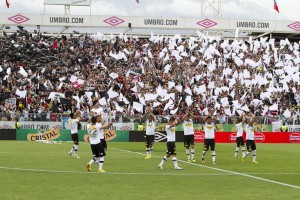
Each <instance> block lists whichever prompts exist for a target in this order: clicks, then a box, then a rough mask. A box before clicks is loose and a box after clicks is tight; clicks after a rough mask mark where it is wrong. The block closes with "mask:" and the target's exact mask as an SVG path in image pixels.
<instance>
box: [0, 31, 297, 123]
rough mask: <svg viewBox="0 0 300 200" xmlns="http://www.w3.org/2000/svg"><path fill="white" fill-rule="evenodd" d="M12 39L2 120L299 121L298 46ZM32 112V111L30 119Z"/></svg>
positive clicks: (200, 40)
mask: <svg viewBox="0 0 300 200" xmlns="http://www.w3.org/2000/svg"><path fill="white" fill-rule="evenodd" d="M19 29H20V30H18V31H17V32H16V33H14V34H11V35H7V34H4V36H3V37H1V38H0V57H1V59H0V66H1V67H0V77H1V79H0V84H1V86H0V101H1V106H0V113H2V115H1V117H2V120H11V119H12V117H13V116H15V115H19V116H20V117H22V120H46V119H51V120H60V119H59V118H58V116H59V115H57V113H65V112H71V111H73V110H75V109H76V108H78V109H80V110H81V112H82V115H83V117H84V118H85V119H87V118H88V116H89V114H90V113H91V112H92V110H94V111H96V112H97V111H99V109H100V110H101V111H102V112H104V113H110V114H111V116H112V118H114V119H115V116H117V115H118V114H122V115H123V117H124V118H126V117H128V118H130V116H133V115H139V114H143V113H144V112H145V110H146V108H147V106H150V107H151V108H152V111H153V113H154V114H155V115H162V116H164V115H170V114H175V113H176V114H177V115H183V114H185V113H186V111H187V109H189V110H190V111H192V112H193V113H194V115H195V116H203V115H206V114H207V113H208V112H209V110H210V109H211V108H212V107H216V108H217V116H218V120H219V122H220V123H222V122H223V121H224V122H225V119H226V116H239V115H241V113H242V112H243V111H245V112H248V111H250V110H253V111H255V114H256V115H257V116H265V115H269V116H282V117H283V118H285V120H286V121H287V122H288V123H292V121H293V117H294V116H298V117H299V107H300V80H299V77H300V71H299V70H300V68H299V66H300V55H299V54H300V49H299V43H296V42H294V43H292V42H289V40H288V39H286V40H281V41H275V40H274V39H269V40H268V38H258V39H252V38H251V37H250V38H249V39H248V40H246V41H243V40H239V39H236V40H234V41H229V40H222V39H221V38H220V37H208V36H206V35H204V34H203V33H201V32H197V36H194V37H189V38H181V36H180V34H176V35H175V36H173V37H169V38H165V37H163V36H159V35H157V36H155V35H153V34H151V36H150V37H148V38H137V37H133V38H127V36H126V35H123V34H120V35H119V36H117V37H113V36H104V35H103V34H101V33H98V34H94V35H84V34H83V35H76V36H72V35H70V36H68V37H66V36H64V35H62V36H61V37H54V36H47V35H43V34H40V33H36V34H34V33H29V32H28V31H26V30H24V28H23V27H19ZM30 113H31V114H30Z"/></svg>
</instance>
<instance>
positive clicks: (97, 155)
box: [86, 116, 112, 172]
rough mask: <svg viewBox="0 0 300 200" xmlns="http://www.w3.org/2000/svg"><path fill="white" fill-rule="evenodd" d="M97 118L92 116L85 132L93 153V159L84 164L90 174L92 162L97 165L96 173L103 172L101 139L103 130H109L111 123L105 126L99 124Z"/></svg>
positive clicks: (103, 152) (103, 153)
mask: <svg viewBox="0 0 300 200" xmlns="http://www.w3.org/2000/svg"><path fill="white" fill-rule="evenodd" d="M98 118H99V116H98V117H97V116H93V117H92V118H91V120H90V124H88V125H87V131H88V134H89V140H90V144H91V149H92V153H93V159H91V160H90V162H89V163H87V164H86V169H87V170H88V171H89V172H90V171H91V170H92V167H91V166H92V164H93V163H94V162H96V163H99V169H98V172H105V171H104V170H103V164H104V156H105V151H104V147H103V144H102V139H103V138H104V134H103V129H106V128H109V127H110V126H111V125H112V123H111V122H108V123H107V124H106V125H105V126H104V125H103V124H102V123H99V122H97V121H99V119H98Z"/></svg>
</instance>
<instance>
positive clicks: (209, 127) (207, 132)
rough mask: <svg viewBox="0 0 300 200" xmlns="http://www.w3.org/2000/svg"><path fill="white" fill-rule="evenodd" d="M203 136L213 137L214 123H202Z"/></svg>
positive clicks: (206, 137)
mask: <svg viewBox="0 0 300 200" xmlns="http://www.w3.org/2000/svg"><path fill="white" fill-rule="evenodd" d="M204 138H205V139H215V126H214V123H211V124H206V123H205V125H204Z"/></svg>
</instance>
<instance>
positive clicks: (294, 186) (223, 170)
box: [111, 148, 300, 189]
mask: <svg viewBox="0 0 300 200" xmlns="http://www.w3.org/2000/svg"><path fill="white" fill-rule="evenodd" d="M111 149H115V150H118V151H123V152H128V153H134V154H139V155H143V156H145V154H143V153H140V152H135V151H129V150H124V149H117V148H111ZM153 157H156V158H161V156H153ZM178 161H180V162H182V163H185V164H190V165H194V166H198V167H202V168H206V169H211V170H215V171H219V172H225V173H229V174H234V175H239V176H244V177H248V178H252V179H256V180H261V181H265V182H269V183H274V184H277V185H283V186H286V187H291V188H296V189H300V186H297V185H291V184H287V183H282V182H279V181H274V180H270V179H266V178H261V177H257V176H252V175H250V174H244V173H240V172H235V171H230V170H225V169H219V168H215V167H210V166H205V165H200V164H197V163H189V162H186V161H184V160H179V159H178Z"/></svg>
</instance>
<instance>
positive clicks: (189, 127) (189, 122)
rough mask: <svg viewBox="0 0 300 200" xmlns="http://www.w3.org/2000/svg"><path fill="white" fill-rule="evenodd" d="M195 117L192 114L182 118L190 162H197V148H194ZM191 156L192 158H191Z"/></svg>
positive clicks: (185, 145)
mask: <svg viewBox="0 0 300 200" xmlns="http://www.w3.org/2000/svg"><path fill="white" fill-rule="evenodd" d="M193 120H194V116H193V114H192V113H189V112H188V114H187V115H185V116H184V117H183V118H182V125H183V134H184V147H185V153H186V156H187V158H188V162H196V160H195V148H194V147H195V146H194V143H195V142H194V124H193ZM190 154H191V156H190Z"/></svg>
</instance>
